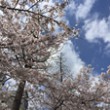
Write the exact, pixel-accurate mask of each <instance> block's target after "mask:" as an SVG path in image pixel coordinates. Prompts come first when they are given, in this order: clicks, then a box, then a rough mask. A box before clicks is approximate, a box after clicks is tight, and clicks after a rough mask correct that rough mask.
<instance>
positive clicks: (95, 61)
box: [66, 0, 110, 73]
mask: <svg viewBox="0 0 110 110" xmlns="http://www.w3.org/2000/svg"><path fill="white" fill-rule="evenodd" d="M66 17H67V19H68V20H69V24H70V26H74V24H75V23H78V26H77V28H80V37H81V38H79V39H72V43H73V46H74V49H75V51H76V53H77V54H78V55H79V58H80V59H81V60H82V62H84V63H85V64H86V65H88V64H91V65H92V66H93V67H94V71H95V72H97V73H100V72H102V71H106V69H107V66H108V65H109V64H110V0H71V4H70V5H69V6H68V8H67V16H66Z"/></svg>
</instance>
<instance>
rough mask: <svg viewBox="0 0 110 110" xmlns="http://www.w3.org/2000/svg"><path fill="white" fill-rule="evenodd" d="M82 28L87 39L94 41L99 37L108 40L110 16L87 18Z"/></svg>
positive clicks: (109, 35)
mask: <svg viewBox="0 0 110 110" xmlns="http://www.w3.org/2000/svg"><path fill="white" fill-rule="evenodd" d="M83 28H84V30H85V37H86V39H87V40H88V41H90V42H94V41H96V40H97V38H101V39H103V41H104V42H110V31H109V30H110V17H108V18H103V19H98V18H97V17H95V18H93V19H88V20H86V21H85V25H84V27H83Z"/></svg>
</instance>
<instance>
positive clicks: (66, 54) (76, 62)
mask: <svg viewBox="0 0 110 110" xmlns="http://www.w3.org/2000/svg"><path fill="white" fill-rule="evenodd" d="M60 48H62V49H61V50H60V51H59V52H58V53H56V54H54V55H53V56H52V57H51V58H50V60H49V61H50V62H51V66H52V68H53V69H52V71H54V72H57V71H59V65H58V57H59V56H60V53H63V54H62V55H63V56H62V58H64V59H63V60H64V64H63V65H64V66H66V67H67V69H68V70H69V72H70V73H72V74H73V76H74V75H77V73H78V72H79V71H80V69H81V68H82V67H83V66H84V65H85V64H84V62H83V61H82V60H81V59H80V57H79V55H78V54H77V53H76V52H75V50H74V48H73V44H72V42H71V41H67V42H66V43H65V44H64V45H62V46H61V47H60Z"/></svg>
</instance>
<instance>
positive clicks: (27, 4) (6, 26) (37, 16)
mask: <svg viewBox="0 0 110 110" xmlns="http://www.w3.org/2000/svg"><path fill="white" fill-rule="evenodd" d="M50 2H51V1H50V0H23V1H22V0H9V1H7V0H1V1H0V27H1V28H0V74H1V75H2V76H3V77H6V76H8V77H9V78H15V79H16V80H18V81H19V85H18V89H17V92H16V95H15V98H14V101H13V104H12V105H13V106H12V110H19V108H20V105H21V99H22V96H23V92H24V88H25V84H26V81H27V82H29V83H32V84H39V82H43V81H44V80H45V79H46V80H47V79H48V78H47V76H48V74H47V71H46V68H47V66H48V65H47V64H46V63H45V62H46V61H47V59H48V58H49V56H50V54H51V49H52V48H55V49H57V48H58V46H59V44H61V43H63V42H64V41H66V40H68V38H69V36H75V35H77V34H78V31H77V30H76V29H71V28H70V27H68V26H67V25H66V23H65V22H63V21H62V19H61V18H62V17H63V13H64V8H65V7H66V5H68V1H62V2H61V3H58V2H54V3H52V4H50ZM42 5H43V7H42ZM48 77H49V76H48Z"/></svg>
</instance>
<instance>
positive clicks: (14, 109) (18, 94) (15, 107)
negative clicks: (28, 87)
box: [12, 80, 26, 110]
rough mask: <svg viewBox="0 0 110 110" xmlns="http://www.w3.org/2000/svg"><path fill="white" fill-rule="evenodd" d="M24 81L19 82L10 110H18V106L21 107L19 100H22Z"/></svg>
mask: <svg viewBox="0 0 110 110" xmlns="http://www.w3.org/2000/svg"><path fill="white" fill-rule="evenodd" d="M25 83H26V81H25V80H21V81H20V83H19V86H18V89H17V92H16V96H15V99H14V102H13V105H12V110H19V109H20V105H21V100H22V96H23V92H24V87H25Z"/></svg>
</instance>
